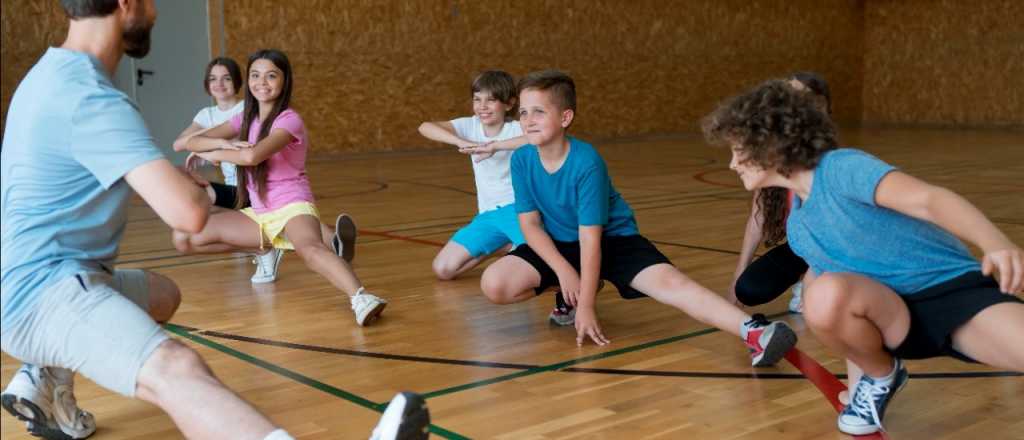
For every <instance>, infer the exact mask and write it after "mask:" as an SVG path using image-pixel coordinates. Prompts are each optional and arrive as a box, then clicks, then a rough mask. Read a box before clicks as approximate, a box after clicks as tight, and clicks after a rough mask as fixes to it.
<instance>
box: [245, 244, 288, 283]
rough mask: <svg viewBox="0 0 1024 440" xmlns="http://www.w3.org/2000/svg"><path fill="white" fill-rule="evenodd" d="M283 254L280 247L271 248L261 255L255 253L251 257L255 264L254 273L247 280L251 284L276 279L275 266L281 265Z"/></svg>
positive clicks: (269, 281) (270, 281) (271, 281)
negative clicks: (254, 256) (253, 256)
mask: <svg viewBox="0 0 1024 440" xmlns="http://www.w3.org/2000/svg"><path fill="white" fill-rule="evenodd" d="M283 256H284V251H282V250H280V249H271V250H270V251H269V252H267V253H265V254H263V255H257V256H256V258H253V259H252V262H253V264H255V265H256V273H254V274H252V278H250V279H249V281H252V282H253V284H261V283H273V282H274V280H276V279H277V267H278V266H280V265H281V257H283Z"/></svg>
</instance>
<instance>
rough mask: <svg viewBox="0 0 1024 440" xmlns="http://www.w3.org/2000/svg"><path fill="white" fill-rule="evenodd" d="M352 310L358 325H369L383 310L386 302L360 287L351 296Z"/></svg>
mask: <svg viewBox="0 0 1024 440" xmlns="http://www.w3.org/2000/svg"><path fill="white" fill-rule="evenodd" d="M350 300H351V301H352V311H353V312H355V314H356V323H357V324H359V326H365V325H369V324H370V323H371V322H373V321H374V320H375V319H377V317H378V316H380V313H381V312H383V311H384V307H386V306H387V305H388V302H387V301H385V300H384V299H383V298H379V297H377V296H376V295H374V294H372V293H367V292H366V289H363V288H362V287H360V288H359V291H358V292H356V294H355V295H354V296H352V298H350Z"/></svg>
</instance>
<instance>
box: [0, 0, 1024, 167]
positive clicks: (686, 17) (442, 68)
mask: <svg viewBox="0 0 1024 440" xmlns="http://www.w3.org/2000/svg"><path fill="white" fill-rule="evenodd" d="M0 1H2V5H3V8H2V19H3V26H2V30H0V33H2V78H3V79H2V84H0V85H2V90H0V92H2V93H0V98H2V107H3V114H2V115H0V118H2V119H3V120H4V121H6V110H7V106H8V104H9V103H10V97H11V94H13V91H14V88H15V87H16V85H17V83H18V82H19V81H20V80H21V78H22V77H23V76H24V74H25V72H27V70H28V68H29V67H31V65H32V64H33V63H34V62H35V61H36V60H37V59H38V57H39V56H40V54H41V53H42V51H44V50H45V48H46V46H47V45H52V44H59V43H60V42H61V41H62V40H63V38H64V35H65V32H66V23H65V19H64V17H63V13H62V12H61V11H60V7H59V5H58V3H59V2H57V1H56V0H45V1H21V0H0ZM210 2H211V21H212V22H213V23H214V25H215V27H217V26H219V24H220V16H219V14H218V11H217V9H219V7H220V5H221V4H223V8H224V13H223V21H224V25H225V31H224V43H225V44H224V46H225V52H226V54H227V55H229V56H232V57H234V58H236V59H237V60H239V62H240V63H242V64H243V65H244V62H245V58H246V56H247V54H248V53H250V52H252V51H253V50H255V49H257V48H261V47H276V48H280V49H282V50H284V51H285V52H286V53H288V55H289V56H290V58H291V60H292V64H293V67H294V69H295V74H296V88H295V94H294V105H295V107H296V108H297V109H298V110H299V111H300V113H301V114H302V115H303V117H304V118H305V120H306V123H307V126H308V127H309V129H310V133H311V136H312V143H313V148H314V150H315V151H318V152H355V151H379V150H408V149H418V148H441V146H440V145H438V144H434V143H431V142H428V141H425V140H424V139H422V138H421V137H420V136H419V135H418V133H417V132H416V127H417V125H418V124H419V123H420V122H421V121H424V120H440V119H448V118H451V117H454V116H458V115H465V114H468V113H469V92H468V87H469V82H470V81H471V79H472V77H473V75H474V73H475V72H478V71H480V70H483V69H488V68H501V69H505V70H507V71H509V72H510V73H512V74H514V75H517V76H518V75H522V74H524V73H527V72H529V71H532V70H537V69H542V68H559V69H563V70H565V71H567V72H569V73H570V74H572V75H573V77H574V78H575V79H576V81H577V87H578V89H579V111H578V115H577V120H576V123H575V125H574V126H573V129H574V131H575V132H576V133H578V134H580V135H581V136H587V137H590V138H603V137H612V136H633V135H642V134H657V133H678V132H694V131H696V130H697V121H698V119H699V118H700V117H701V116H702V115H704V114H706V113H707V112H708V111H710V110H711V109H712V108H713V106H714V105H715V103H716V102H718V101H719V100H720V99H722V98H724V97H727V96H729V95H731V94H734V93H736V92H739V91H740V90H742V89H744V88H747V87H749V86H752V85H754V84H756V83H758V82H760V81H761V80H763V79H765V78H769V77H775V76H781V75H784V74H786V73H789V72H792V71H795V70H814V71H818V72H821V73H822V74H824V75H825V77H826V78H828V80H829V81H830V83H831V84H832V87H833V95H834V96H835V104H834V107H835V116H836V119H838V120H839V121H840V123H843V124H853V123H859V122H861V121H862V120H863V121H865V122H869V123H878V124H890V123H899V124H917V123H922V124H940V125H960V124H968V125H1008V124H1016V125H1020V124H1022V118H1024V110H1022V109H1021V107H1022V105H1024V104H1022V103H1024V99H1022V97H1021V94H1022V93H1024V87H1021V86H1020V83H1021V80H1020V78H1022V77H1024V72H1022V63H1024V61H1022V60H1024V53H1022V51H1024V49H1022V47H1024V45H1022V44H1020V42H1021V41H1022V39H1021V29H1020V27H1019V26H1015V25H1014V23H1012V22H1011V20H1012V17H1020V16H1022V15H1021V4H1022V3H1021V2H1018V1H1016V0H991V1H984V2H971V3H970V5H968V4H967V3H963V4H961V2H955V1H934V0H919V1H918V0H905V1H899V2H893V1H888V0H859V1H855V0H832V1H829V2H817V1H810V0H799V1H790V2H785V3H779V2H777V1H774V0H757V1H740V0H726V1H713V0H694V1H686V2H664V1H660V0H644V1H631V2H626V1H623V0H580V1H568V0H567V1H559V2H547V1H543V0H520V1H511V0H490V1H487V2H479V1H469V0H423V1H415V2H397V1H382V0H347V1H344V2H339V1H335V0H303V1H302V2H280V1H276V0H210ZM214 6H216V7H214ZM213 34H214V35H218V34H217V33H213ZM218 40H219V38H218ZM212 43H214V48H215V49H214V50H215V51H217V49H219V41H213V42H212ZM201 69H202V66H196V74H197V76H198V75H200V74H201Z"/></svg>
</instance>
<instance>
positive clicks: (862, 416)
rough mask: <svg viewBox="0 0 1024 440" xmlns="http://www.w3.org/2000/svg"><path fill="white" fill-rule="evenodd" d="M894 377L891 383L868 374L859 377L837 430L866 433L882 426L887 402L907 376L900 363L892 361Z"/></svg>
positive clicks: (875, 430) (904, 383) (841, 415)
mask: <svg viewBox="0 0 1024 440" xmlns="http://www.w3.org/2000/svg"><path fill="white" fill-rule="evenodd" d="M895 361H896V362H895V364H896V365H895V367H894V370H895V376H893V379H892V382H890V383H889V384H887V385H883V384H881V383H880V382H879V380H878V379H875V378H872V377H870V376H868V375H866V374H865V375H863V376H861V377H860V381H858V382H857V386H856V387H855V388H854V389H853V394H852V395H851V396H850V403H849V404H847V405H846V406H845V407H843V411H842V412H841V413H839V420H838V425H839V430H840V431H842V432H845V433H847V434H850V435H866V434H871V433H874V432H878V431H879V430H881V429H883V428H882V418H883V417H884V416H885V409H886V408H887V407H888V406H889V401H890V400H891V399H892V398H893V396H895V395H896V393H898V392H899V391H900V389H902V388H903V386H904V385H906V384H907V379H909V378H910V375H909V374H908V373H907V368H906V367H904V366H903V362H902V361H900V360H899V359H896V360H895Z"/></svg>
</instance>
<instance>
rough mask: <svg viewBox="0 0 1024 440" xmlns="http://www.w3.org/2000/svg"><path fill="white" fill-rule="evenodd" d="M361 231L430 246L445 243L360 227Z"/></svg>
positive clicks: (366, 233)
mask: <svg viewBox="0 0 1024 440" xmlns="http://www.w3.org/2000/svg"><path fill="white" fill-rule="evenodd" d="M359 233H360V234H364V235H376V236H378V237H385V238H390V239H392V240H399V241H408V242H410V243H419V244H425V245H428V246H437V247H444V243H441V242H439V241H432V240H421V239H419V238H412V237H403V236H401V235H395V234H391V233H387V232H378V231H367V230H366V229H360V230H359Z"/></svg>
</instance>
